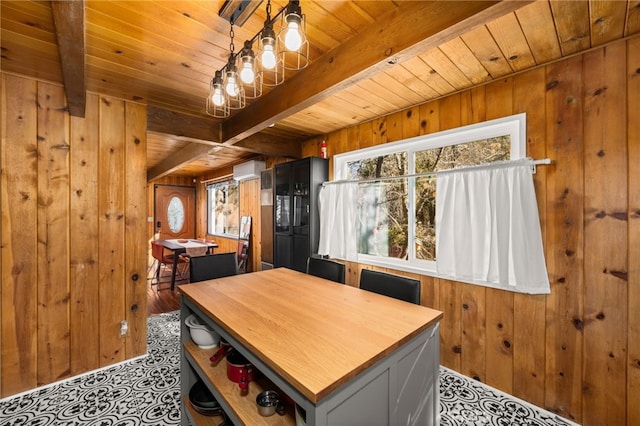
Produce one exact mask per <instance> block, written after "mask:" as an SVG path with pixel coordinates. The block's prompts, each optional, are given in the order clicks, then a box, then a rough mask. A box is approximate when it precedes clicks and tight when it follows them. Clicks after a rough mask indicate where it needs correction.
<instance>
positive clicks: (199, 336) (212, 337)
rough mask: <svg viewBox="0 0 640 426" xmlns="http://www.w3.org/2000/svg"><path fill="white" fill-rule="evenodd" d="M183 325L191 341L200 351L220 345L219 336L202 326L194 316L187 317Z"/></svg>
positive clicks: (204, 325)
mask: <svg viewBox="0 0 640 426" xmlns="http://www.w3.org/2000/svg"><path fill="white" fill-rule="evenodd" d="M184 323H185V325H186V326H187V327H189V334H190V335H191V340H193V342H194V343H195V344H196V345H198V346H199V347H200V348H201V349H211V348H215V347H216V346H218V344H219V343H220V335H219V334H218V333H216V332H215V331H214V330H212V329H211V328H209V327H208V326H207V325H206V324H203V323H202V322H201V321H200V319H199V318H198V317H196V316H195V315H189V316H188V317H187V319H185V320H184Z"/></svg>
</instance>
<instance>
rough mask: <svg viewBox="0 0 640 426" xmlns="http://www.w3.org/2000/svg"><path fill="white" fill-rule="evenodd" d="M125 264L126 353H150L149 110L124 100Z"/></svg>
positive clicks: (128, 355)
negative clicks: (148, 289) (148, 308)
mask: <svg viewBox="0 0 640 426" xmlns="http://www.w3.org/2000/svg"><path fill="white" fill-rule="evenodd" d="M124 107H125V115H124V124H125V136H124V154H125V167H124V170H123V172H124V175H125V182H126V184H125V188H126V193H125V217H126V223H125V233H124V237H125V238H124V243H125V247H124V250H125V257H124V259H125V264H124V271H125V276H124V298H125V300H124V307H125V313H124V318H125V319H126V320H127V322H128V325H129V332H128V333H127V337H126V342H125V345H126V346H125V348H126V352H125V357H126V358H133V357H136V356H140V355H144V354H145V353H147V338H146V335H147V333H146V331H147V306H146V301H147V291H146V290H147V289H146V273H145V272H146V264H147V262H146V254H147V251H146V245H145V244H143V243H142V242H143V241H146V236H147V225H146V223H147V204H146V201H147V199H146V195H147V174H146V169H147V161H146V157H147V155H146V153H147V138H146V134H147V120H146V117H147V111H146V107H145V106H144V105H141V104H135V103H132V102H128V103H125V105H124Z"/></svg>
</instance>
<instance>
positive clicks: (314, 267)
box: [307, 257, 346, 284]
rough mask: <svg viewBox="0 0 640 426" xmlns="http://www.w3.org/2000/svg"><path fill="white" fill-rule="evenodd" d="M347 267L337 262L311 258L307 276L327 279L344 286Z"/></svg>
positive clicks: (308, 262) (308, 263)
mask: <svg viewBox="0 0 640 426" xmlns="http://www.w3.org/2000/svg"><path fill="white" fill-rule="evenodd" d="M345 269H346V268H345V266H344V264H343V263H339V262H336V261H335V260H329V259H323V258H320V257H310V258H308V259H307V274H309V275H314V276H316V277H320V278H325V279H327V280H331V281H335V282H337V283H340V284H344V279H345Z"/></svg>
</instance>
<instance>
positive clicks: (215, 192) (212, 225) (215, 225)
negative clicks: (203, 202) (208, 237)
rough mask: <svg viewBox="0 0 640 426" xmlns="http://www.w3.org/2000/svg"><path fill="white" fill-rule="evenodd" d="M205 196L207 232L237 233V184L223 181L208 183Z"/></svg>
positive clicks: (238, 211) (216, 233)
mask: <svg viewBox="0 0 640 426" xmlns="http://www.w3.org/2000/svg"><path fill="white" fill-rule="evenodd" d="M207 198H208V199H207V207H208V209H209V214H208V223H207V232H208V233H209V234H214V235H238V231H239V227H238V223H239V217H240V216H239V215H240V209H239V196H238V184H236V183H226V182H225V183H218V184H214V185H209V186H208V187H207Z"/></svg>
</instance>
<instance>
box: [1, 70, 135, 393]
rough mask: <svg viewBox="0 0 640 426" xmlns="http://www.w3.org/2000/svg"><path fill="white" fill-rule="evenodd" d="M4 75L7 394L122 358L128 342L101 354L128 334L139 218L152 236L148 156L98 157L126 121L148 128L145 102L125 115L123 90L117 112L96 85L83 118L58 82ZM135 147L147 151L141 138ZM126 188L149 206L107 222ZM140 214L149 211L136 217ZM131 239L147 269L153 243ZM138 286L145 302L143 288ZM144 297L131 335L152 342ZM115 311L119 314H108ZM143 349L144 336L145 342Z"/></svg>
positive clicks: (106, 153)
mask: <svg viewBox="0 0 640 426" xmlns="http://www.w3.org/2000/svg"><path fill="white" fill-rule="evenodd" d="M0 78H1V79H2V92H1V93H2V97H1V101H0V107H1V110H0V117H2V119H1V120H0V122H1V123H2V125H1V126H0V129H1V130H0V131H1V132H2V135H1V136H2V139H1V140H2V142H1V145H0V161H1V163H2V166H1V169H2V172H1V175H0V178H1V180H0V194H1V198H0V200H2V201H1V202H0V209H1V213H2V228H1V229H0V238H1V239H2V244H1V247H2V248H1V259H2V260H1V262H2V263H1V267H0V271H1V273H2V284H1V285H2V293H1V295H0V298H1V300H0V303H1V306H2V311H1V318H2V319H1V329H2V335H1V337H0V339H1V342H0V346H1V357H0V369H1V373H0V378H1V379H0V380H1V382H2V383H1V388H2V389H0V397H5V396H9V395H13V394H16V393H18V392H22V391H26V390H29V389H33V388H35V387H36V386H38V385H46V384H49V383H52V382H54V381H57V380H61V379H65V378H68V377H70V376H73V375H77V374H81V373H86V372H88V371H91V370H93V369H96V368H98V367H100V366H104V365H108V364H109V363H113V362H114V361H113V360H114V359H117V360H118V361H119V360H123V359H124V358H125V356H126V354H125V352H126V351H125V348H124V346H122V347H117V348H113V346H112V352H111V354H113V355H114V356H113V357H111V358H109V357H105V358H101V350H102V349H104V348H105V347H108V346H109V345H110V344H111V345H113V343H114V342H115V344H116V345H118V346H119V345H120V344H121V343H124V339H120V337H119V335H120V321H121V320H123V319H126V317H125V310H124V303H125V298H124V295H125V288H126V284H125V279H124V271H125V269H124V265H125V263H124V262H125V240H127V234H128V233H129V232H130V229H131V227H132V226H136V227H140V229H141V232H139V236H132V238H133V239H135V240H136V241H137V239H138V238H139V237H142V238H143V239H144V238H145V234H146V225H145V224H144V217H145V216H146V207H144V201H145V192H144V185H145V165H144V164H141V163H140V162H139V161H138V162H136V161H133V160H131V158H129V160H127V159H126V156H125V153H124V151H119V152H118V154H116V155H120V156H121V160H122V161H120V162H119V163H118V166H117V167H115V166H114V163H113V162H112V163H108V162H106V161H103V163H104V164H102V165H101V164H100V161H99V155H101V156H102V159H103V160H105V157H108V156H109V155H112V154H113V153H115V152H117V151H118V150H117V148H116V147H115V146H116V145H117V142H114V141H115V140H118V141H119V143H121V144H123V145H122V147H123V148H124V140H125V130H126V128H127V127H128V126H130V127H131V130H130V131H131V132H132V133H134V132H140V131H142V132H143V134H144V132H145V128H146V126H145V124H144V122H145V120H144V118H145V114H144V112H143V113H142V114H141V115H138V116H136V115H134V116H132V117H130V119H129V122H128V123H127V122H125V120H126V118H125V114H124V108H125V103H124V102H123V101H122V100H114V99H112V98H108V99H106V100H107V102H110V101H113V102H114V103H118V102H119V103H120V108H119V110H120V112H116V113H115V114H109V113H107V114H105V115H103V116H102V118H101V117H100V114H101V112H102V113H104V112H105V110H104V109H105V107H106V105H105V104H104V103H103V104H102V105H100V103H101V102H103V101H104V100H105V99H104V98H100V97H99V96H97V95H92V94H90V95H89V97H88V99H89V104H88V105H87V109H86V118H79V117H70V115H69V114H68V112H67V108H66V104H65V99H64V90H63V88H62V87H61V86H58V85H55V84H51V83H45V82H38V81H35V80H30V79H25V78H22V77H17V76H11V75H7V74H4V73H3V74H1V75H0ZM134 108H141V106H140V105H137V104H136V105H134ZM142 108H144V107H142ZM101 110H102V111H101ZM132 122H135V123H132ZM136 123H137V124H136ZM100 129H102V133H100ZM118 135H119V138H118V137H117V136H118ZM101 137H104V139H103V140H102V141H101ZM103 142H104V143H103ZM101 148H103V152H100V149H101ZM136 155H137V156H138V159H139V160H140V159H141V160H142V161H144V158H145V157H146V154H145V149H144V147H141V149H140V152H138V153H137V154H136ZM130 157H131V156H130ZM127 164H130V166H129V167H130V170H131V173H132V174H137V175H138V176H139V182H140V183H142V187H141V188H142V190H141V191H139V193H137V194H136V193H135V191H134V192H132V189H131V188H128V189H125V186H126V182H125V180H126V179H125V177H124V176H125V170H127ZM101 173H102V174H101ZM129 183H132V182H131V180H129ZM134 186H135V185H134ZM126 191H129V193H131V194H132V198H131V199H130V200H131V201H132V202H133V203H137V204H138V205H140V206H141V213H135V214H134V215H132V221H131V226H125V225H124V223H125V222H126V221H127V219H126V217H125V216H124V213H125V210H124V208H125V205H124V204H120V205H121V207H122V210H121V212H122V214H120V215H119V217H118V218H116V219H115V220H116V221H119V223H121V224H122V228H118V229H115V230H114V229H113V228H109V226H108V225H105V222H104V221H106V220H107V219H106V216H105V215H103V213H104V214H106V215H110V214H111V211H101V210H100V206H101V204H102V205H103V206H104V205H106V204H109V203H110V202H111V200H121V203H124V198H121V197H119V196H118V194H125V192H126ZM114 194H116V195H115V196H114ZM115 204H118V202H115ZM137 215H139V216H140V217H141V218H140V219H139V220H137V222H136V223H135V225H133V223H134V221H135V220H136V216H137ZM100 225H102V233H100V232H99V226H100ZM131 246H132V247H134V250H137V251H139V252H140V253H141V254H139V255H137V256H134V255H132V254H131V252H129V255H128V256H127V259H128V260H127V261H128V262H131V261H135V262H137V264H138V265H139V267H140V270H141V272H140V274H141V276H144V270H145V259H144V244H139V243H137V242H136V243H131ZM134 258H135V260H134ZM114 259H115V261H114ZM118 271H119V272H118ZM143 286H144V283H143ZM141 297H142V298H143V299H142V301H141V303H142V304H143V303H144V297H145V296H144V290H143V291H142V296H141ZM118 305H120V309H119V311H118V312H117V313H114V312H115V310H114V307H117V306H118ZM141 306H143V309H142V311H143V312H142V313H141V314H140V316H139V318H137V319H136V321H137V325H136V326H135V327H130V330H129V335H128V336H129V338H131V340H132V341H135V342H143V343H142V344H143V345H144V342H145V341H146V326H145V325H146V315H145V313H144V311H146V309H144V305H141ZM109 315H112V316H113V317H114V318H115V317H117V319H116V320H114V321H113V323H111V324H110V323H109V322H108V321H106V318H108V317H109ZM111 337H115V339H112V340H110V338H111ZM141 353H144V346H142V347H141V348H140V347H139V348H138V353H137V354H141ZM107 358H108V359H107Z"/></svg>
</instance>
